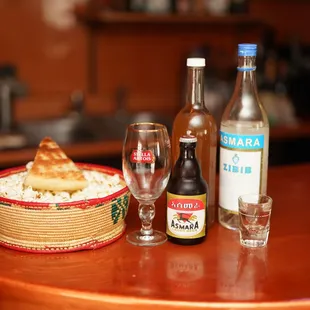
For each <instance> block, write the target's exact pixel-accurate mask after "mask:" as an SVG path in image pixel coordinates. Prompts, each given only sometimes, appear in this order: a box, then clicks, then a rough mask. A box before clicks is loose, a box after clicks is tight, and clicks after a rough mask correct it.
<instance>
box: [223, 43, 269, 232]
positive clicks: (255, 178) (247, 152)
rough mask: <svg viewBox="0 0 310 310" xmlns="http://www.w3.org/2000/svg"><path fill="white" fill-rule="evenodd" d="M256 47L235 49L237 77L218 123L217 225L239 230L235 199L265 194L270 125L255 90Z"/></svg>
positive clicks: (244, 45) (242, 45)
mask: <svg viewBox="0 0 310 310" xmlns="http://www.w3.org/2000/svg"><path fill="white" fill-rule="evenodd" d="M256 51H257V45H256V44H239V45H238V68H237V70H238V74H237V79H236V85H235V89H234V92H233V95H232V98H231V100H230V102H229V104H228V105H227V107H226V109H225V111H224V113H223V116H222V120H221V128H220V166H219V172H220V185H219V186H220V187H219V222H220V224H221V225H223V226H224V227H226V228H229V229H238V225H239V219H238V197H239V196H240V195H241V194H247V193H266V190H267V170H268V149H269V123H268V118H267V114H266V112H265V110H264V107H263V105H262V104H261V102H260V100H259V98H258V94H257V86H256V73H255V70H256V66H255V60H256Z"/></svg>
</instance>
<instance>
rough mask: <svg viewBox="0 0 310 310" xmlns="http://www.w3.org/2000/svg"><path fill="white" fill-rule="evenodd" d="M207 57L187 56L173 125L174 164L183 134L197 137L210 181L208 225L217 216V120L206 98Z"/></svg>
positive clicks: (200, 159)
mask: <svg viewBox="0 0 310 310" xmlns="http://www.w3.org/2000/svg"><path fill="white" fill-rule="evenodd" d="M204 67H205V59H204V58H188V59H187V95H186V104H185V106H184V107H183V108H182V109H181V111H180V112H179V113H178V114H177V116H176V117H175V119H174V122H173V128H172V146H171V147H172V165H173V166H174V165H175V163H176V161H177V159H178V158H179V139H180V137H182V136H183V135H193V136H195V137H197V146H196V158H197V160H198V162H199V165H200V168H201V172H202V176H203V178H204V179H205V180H206V182H207V183H208V185H209V201H208V227H210V226H211V225H212V224H213V222H214V219H215V177H216V148H217V126H216V121H215V119H214V118H213V116H212V115H211V114H210V112H209V110H208V109H207V108H206V106H205V101H204Z"/></svg>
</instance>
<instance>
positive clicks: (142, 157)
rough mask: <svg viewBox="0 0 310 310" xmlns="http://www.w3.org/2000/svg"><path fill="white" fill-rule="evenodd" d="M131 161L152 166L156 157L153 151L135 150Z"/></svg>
mask: <svg viewBox="0 0 310 310" xmlns="http://www.w3.org/2000/svg"><path fill="white" fill-rule="evenodd" d="M130 161H131V162H132V163H143V164H151V163H154V162H155V156H154V154H153V152H152V151H151V150H146V151H140V150H133V151H132V153H131V155H130Z"/></svg>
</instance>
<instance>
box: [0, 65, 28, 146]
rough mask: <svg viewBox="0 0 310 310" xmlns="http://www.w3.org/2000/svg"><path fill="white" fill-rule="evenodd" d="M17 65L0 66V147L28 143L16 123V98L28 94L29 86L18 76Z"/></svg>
mask: <svg viewBox="0 0 310 310" xmlns="http://www.w3.org/2000/svg"><path fill="white" fill-rule="evenodd" d="M16 71H17V70H16V67H15V66H13V65H11V64H4V65H1V66H0V148H1V149H3V148H16V147H22V146H24V145H25V144H26V138H25V136H24V135H23V134H21V133H20V132H18V131H17V130H16V128H15V124H14V115H13V111H14V106H13V104H14V100H15V98H17V97H23V96H25V95H26V94H27V92H28V90H27V86H26V84H25V83H23V82H21V81H20V80H19V79H18V78H17V73H16Z"/></svg>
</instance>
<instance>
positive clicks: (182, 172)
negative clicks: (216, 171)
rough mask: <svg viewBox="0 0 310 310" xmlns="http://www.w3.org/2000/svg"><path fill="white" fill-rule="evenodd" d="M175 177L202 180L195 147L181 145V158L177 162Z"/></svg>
mask: <svg viewBox="0 0 310 310" xmlns="http://www.w3.org/2000/svg"><path fill="white" fill-rule="evenodd" d="M174 175H175V176H176V177H179V178H185V179H186V178H188V179H190V178H200V177H201V172H200V167H199V164H198V161H197V159H196V155H195V145H193V144H192V145H185V146H184V145H182V143H181V144H180V156H179V159H178V161H177V162H176V166H175V169H174Z"/></svg>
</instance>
